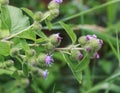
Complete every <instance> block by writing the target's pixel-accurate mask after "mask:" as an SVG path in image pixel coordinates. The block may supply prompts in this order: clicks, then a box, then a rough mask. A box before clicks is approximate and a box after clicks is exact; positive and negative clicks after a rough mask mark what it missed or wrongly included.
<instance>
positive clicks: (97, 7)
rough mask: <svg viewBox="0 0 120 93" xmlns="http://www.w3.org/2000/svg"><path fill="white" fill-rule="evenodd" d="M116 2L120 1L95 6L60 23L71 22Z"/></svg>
mask: <svg viewBox="0 0 120 93" xmlns="http://www.w3.org/2000/svg"><path fill="white" fill-rule="evenodd" d="M117 2H120V0H112V1H110V2H107V3H105V4H102V5H99V6H96V7H94V8H92V9H88V10H86V11H83V12H80V13H77V14H75V15H72V16H70V17H67V18H64V19H61V20H60V21H64V22H65V21H68V20H71V19H73V18H76V17H78V16H81V15H84V14H87V13H90V12H93V11H95V10H98V9H101V8H104V7H106V6H108V5H111V4H113V3H117ZM57 23H59V22H56V23H54V24H57Z"/></svg>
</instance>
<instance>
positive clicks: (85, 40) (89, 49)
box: [78, 34, 103, 59]
mask: <svg viewBox="0 0 120 93" xmlns="http://www.w3.org/2000/svg"><path fill="white" fill-rule="evenodd" d="M78 42H79V44H80V45H81V47H82V48H84V49H85V51H86V53H88V55H89V57H90V58H97V59H98V58H99V57H100V56H99V54H98V53H97V52H98V51H99V50H100V49H101V47H102V45H103V41H102V40H101V39H98V38H97V36H96V35H95V34H94V35H86V36H82V37H80V38H79V39H78Z"/></svg>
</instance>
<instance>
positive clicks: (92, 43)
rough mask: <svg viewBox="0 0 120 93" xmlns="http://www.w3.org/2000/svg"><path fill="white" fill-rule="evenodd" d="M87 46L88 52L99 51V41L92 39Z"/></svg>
mask: <svg viewBox="0 0 120 93" xmlns="http://www.w3.org/2000/svg"><path fill="white" fill-rule="evenodd" d="M87 46H89V48H90V51H91V52H93V53H95V52H97V51H98V50H100V48H101V45H100V44H99V39H92V40H90V41H89V42H88V44H87Z"/></svg>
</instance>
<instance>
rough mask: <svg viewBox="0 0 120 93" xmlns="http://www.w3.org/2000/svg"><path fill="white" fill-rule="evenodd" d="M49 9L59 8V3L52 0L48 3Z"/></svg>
mask: <svg viewBox="0 0 120 93" xmlns="http://www.w3.org/2000/svg"><path fill="white" fill-rule="evenodd" d="M48 9H49V10H52V9H59V3H57V2H55V1H51V2H50V3H49V4H48Z"/></svg>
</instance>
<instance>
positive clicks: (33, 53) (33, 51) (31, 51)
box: [28, 49, 36, 57]
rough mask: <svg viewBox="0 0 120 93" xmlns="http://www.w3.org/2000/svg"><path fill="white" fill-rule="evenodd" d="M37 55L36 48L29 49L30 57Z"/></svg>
mask: <svg viewBox="0 0 120 93" xmlns="http://www.w3.org/2000/svg"><path fill="white" fill-rule="evenodd" d="M35 55H36V51H35V50H34V49H30V50H29V51H28V56H29V57H33V56H35Z"/></svg>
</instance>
